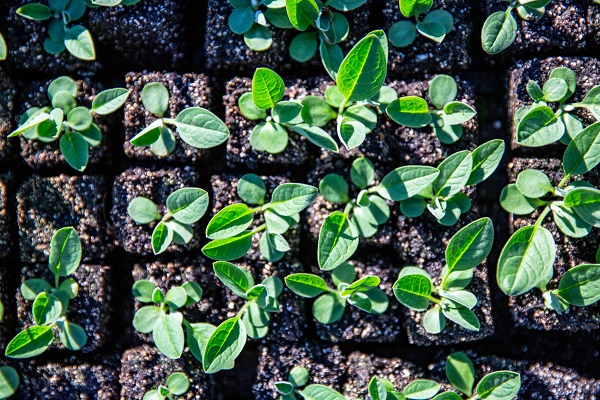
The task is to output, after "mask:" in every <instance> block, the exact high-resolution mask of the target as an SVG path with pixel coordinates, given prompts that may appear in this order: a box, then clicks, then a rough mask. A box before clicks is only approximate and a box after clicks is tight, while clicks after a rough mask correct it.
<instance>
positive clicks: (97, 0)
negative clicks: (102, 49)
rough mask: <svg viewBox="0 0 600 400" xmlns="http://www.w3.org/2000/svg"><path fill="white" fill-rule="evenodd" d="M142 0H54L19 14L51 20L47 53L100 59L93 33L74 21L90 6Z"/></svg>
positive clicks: (30, 17)
mask: <svg viewBox="0 0 600 400" xmlns="http://www.w3.org/2000/svg"><path fill="white" fill-rule="evenodd" d="M139 1H140V0H122V1H121V0H51V1H49V3H48V5H45V4H41V3H29V4H25V5H24V6H23V7H21V8H19V9H18V10H17V14H18V15H19V16H21V17H23V18H25V19H29V20H33V21H48V37H47V38H46V39H45V40H44V50H45V51H46V53H49V54H52V55H58V54H60V53H62V52H63V51H65V49H66V50H67V51H68V52H69V53H71V54H72V55H73V56H74V57H77V58H79V59H81V60H84V61H93V60H95V59H96V49H95V47H94V40H93V39H92V34H91V33H90V31H88V30H87V28H85V27H84V26H82V25H72V23H74V22H75V21H78V20H80V19H81V18H82V17H83V16H84V15H85V13H86V11H87V9H88V8H96V7H97V6H106V7H112V6H116V5H118V4H124V5H131V4H135V3H137V2H139Z"/></svg>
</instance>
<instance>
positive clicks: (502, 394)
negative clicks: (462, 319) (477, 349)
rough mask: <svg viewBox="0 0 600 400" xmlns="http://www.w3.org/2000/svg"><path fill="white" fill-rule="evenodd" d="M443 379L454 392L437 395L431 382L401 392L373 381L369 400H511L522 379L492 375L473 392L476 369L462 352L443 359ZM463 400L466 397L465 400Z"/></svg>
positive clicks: (420, 381)
mask: <svg viewBox="0 0 600 400" xmlns="http://www.w3.org/2000/svg"><path fill="white" fill-rule="evenodd" d="M446 377H447V378H448V381H449V382H450V384H451V385H452V388H453V389H454V390H455V391H446V392H442V393H440V390H441V388H442V385H441V384H439V383H438V382H436V381H433V380H430V379H416V380H414V381H412V382H410V383H409V384H408V385H407V386H406V387H405V388H404V390H403V391H402V392H398V391H396V390H395V389H394V384H393V383H392V382H390V381H389V380H387V379H383V378H379V377H373V379H371V381H370V382H369V396H370V397H371V400H392V399H396V400H406V399H432V400H461V399H463V398H464V399H466V400H486V399H487V400H513V399H514V398H515V397H516V396H517V394H518V393H519V390H520V389H521V375H520V374H519V373H517V372H513V371H506V370H505V371H495V372H491V373H489V374H487V375H485V376H484V377H483V378H481V380H480V381H479V382H478V383H477V386H476V387H475V389H473V386H474V385H475V367H474V366H473V362H472V361H471V359H470V358H469V357H468V356H467V355H466V354H465V353H463V352H457V353H453V354H451V355H450V356H448V358H447V359H446ZM465 396H466V397H465Z"/></svg>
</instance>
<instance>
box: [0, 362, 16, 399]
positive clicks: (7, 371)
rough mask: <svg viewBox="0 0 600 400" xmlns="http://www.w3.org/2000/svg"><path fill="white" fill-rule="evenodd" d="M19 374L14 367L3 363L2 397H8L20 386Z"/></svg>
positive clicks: (0, 368)
mask: <svg viewBox="0 0 600 400" xmlns="http://www.w3.org/2000/svg"><path fill="white" fill-rule="evenodd" d="M19 383H20V379H19V374H18V373H17V371H16V370H15V369H14V368H13V367H9V366H6V365H3V366H1V367H0V399H8V398H10V397H11V396H12V395H14V394H15V393H16V392H17V389H18V388H19Z"/></svg>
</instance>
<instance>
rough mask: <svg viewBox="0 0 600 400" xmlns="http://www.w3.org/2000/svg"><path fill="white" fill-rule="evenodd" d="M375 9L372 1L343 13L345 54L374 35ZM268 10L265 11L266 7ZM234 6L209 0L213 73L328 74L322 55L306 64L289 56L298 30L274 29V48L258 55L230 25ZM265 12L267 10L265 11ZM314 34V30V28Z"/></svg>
mask: <svg viewBox="0 0 600 400" xmlns="http://www.w3.org/2000/svg"><path fill="white" fill-rule="evenodd" d="M372 7H375V4H373V1H372V0H368V1H367V3H366V4H364V5H362V6H361V7H359V8H357V9H355V10H352V11H350V12H347V13H343V14H344V16H345V17H346V18H347V19H348V22H349V23H350V34H349V35H348V38H347V39H346V40H345V41H344V42H342V43H341V44H340V47H341V48H342V51H343V52H344V54H347V53H348V51H350V49H351V48H352V46H354V45H355V44H356V43H357V42H358V41H359V40H360V39H362V38H363V37H364V36H365V35H366V34H367V33H368V32H370V31H371V27H370V23H369V16H370V10H371V9H372ZM263 8H264V7H263ZM232 11H233V6H231V4H230V3H229V2H227V1H221V0H208V18H207V22H206V42H205V45H204V47H205V49H206V57H207V66H208V68H209V69H214V68H218V69H223V68H224V69H228V70H233V71H240V72H242V71H243V72H249V71H252V72H253V71H254V68H256V67H260V66H265V65H276V66H277V69H278V70H279V71H283V70H287V69H291V68H299V69H305V68H311V69H312V68H319V70H320V71H324V69H323V66H322V63H321V58H320V55H319V51H318V50H317V52H316V55H315V56H314V57H313V58H312V59H311V60H310V61H307V62H306V63H298V62H296V61H294V60H293V59H292V58H291V57H290V55H289V52H288V49H289V47H290V42H291V41H292V39H293V38H294V37H296V35H297V34H298V33H300V32H299V31H297V30H296V29H279V28H275V27H274V26H272V25H271V26H270V27H269V30H270V31H271V34H272V36H273V45H272V46H271V48H269V49H268V50H267V51H262V52H256V51H254V50H251V49H250V48H249V47H248V46H246V44H245V43H244V37H243V35H237V34H235V33H233V32H231V30H230V29H229V26H228V25H227V21H228V19H229V15H230V14H231V12H232ZM263 11H264V10H263ZM309 30H310V31H314V30H315V29H314V28H310V29H309Z"/></svg>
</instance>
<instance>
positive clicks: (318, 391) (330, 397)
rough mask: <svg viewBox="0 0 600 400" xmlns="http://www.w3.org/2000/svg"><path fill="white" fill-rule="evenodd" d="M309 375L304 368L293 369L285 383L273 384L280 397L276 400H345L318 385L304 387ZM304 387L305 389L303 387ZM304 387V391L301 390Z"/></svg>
mask: <svg viewBox="0 0 600 400" xmlns="http://www.w3.org/2000/svg"><path fill="white" fill-rule="evenodd" d="M309 379H310V375H309V373H308V370H307V369H306V368H304V367H294V368H292V369H291V371H290V373H289V374H288V380H287V381H279V382H276V383H275V388H276V389H277V392H278V393H279V394H280V395H281V396H280V397H279V399H278V400H301V399H314V400H346V398H345V397H344V396H342V395H341V394H340V393H338V392H336V391H335V390H333V389H331V388H329V387H327V386H324V385H320V384H311V385H308V386H306V384H307V383H308V380H309ZM305 386H306V387H305ZM303 387H304V389H302V388H303Z"/></svg>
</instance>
